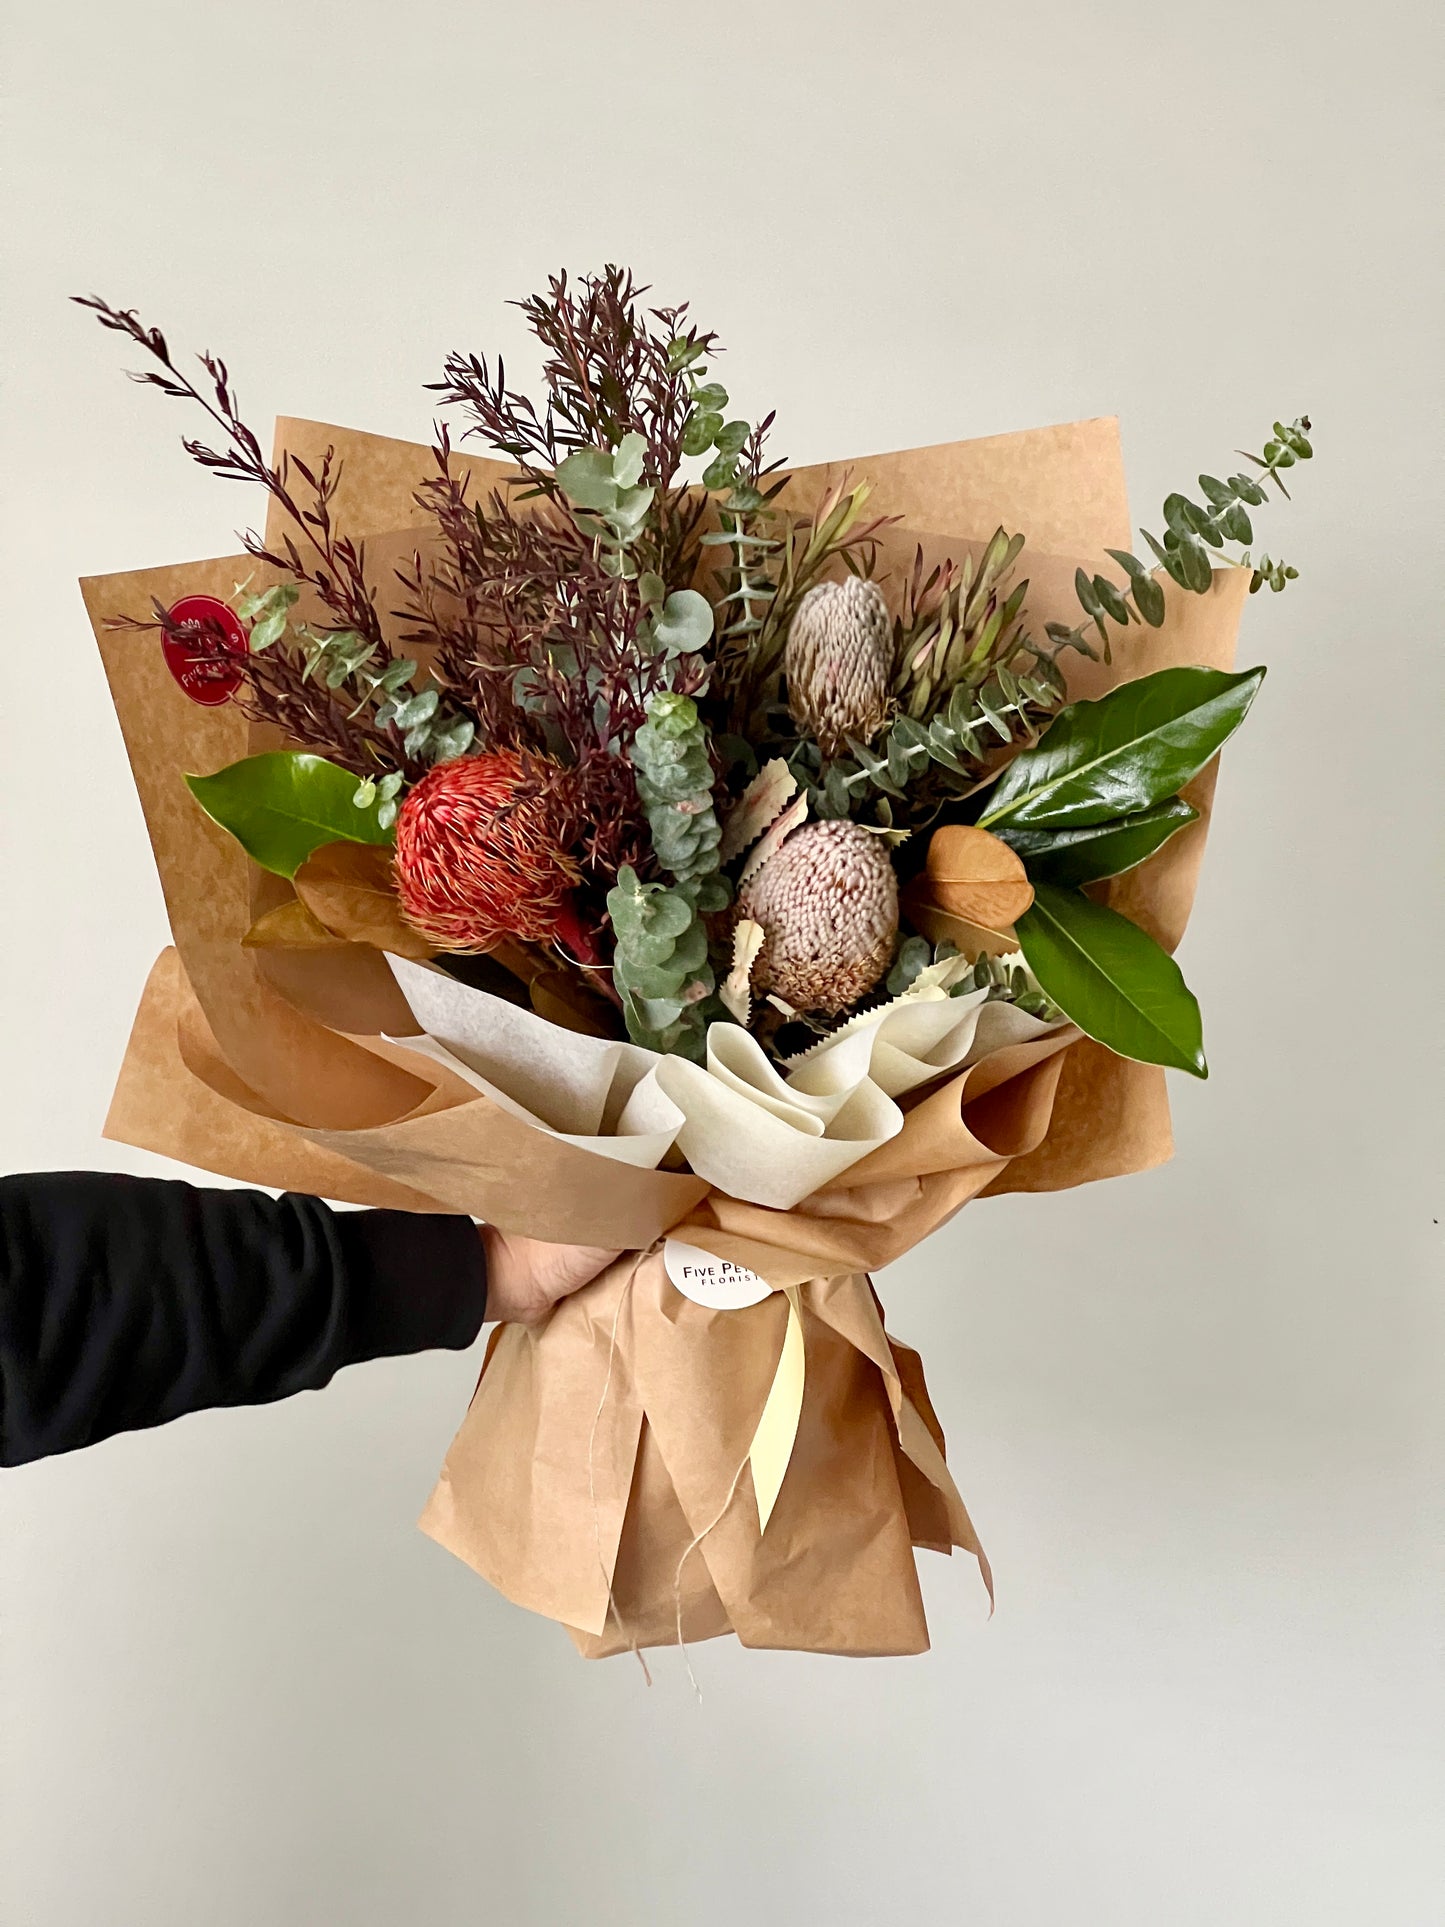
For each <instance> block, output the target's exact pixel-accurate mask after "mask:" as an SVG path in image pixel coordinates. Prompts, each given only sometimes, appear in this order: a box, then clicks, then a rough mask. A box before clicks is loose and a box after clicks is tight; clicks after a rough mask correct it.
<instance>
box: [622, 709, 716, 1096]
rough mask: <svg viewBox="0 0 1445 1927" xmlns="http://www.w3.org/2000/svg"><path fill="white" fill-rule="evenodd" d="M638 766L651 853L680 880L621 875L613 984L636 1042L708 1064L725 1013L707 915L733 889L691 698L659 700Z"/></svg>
mask: <svg viewBox="0 0 1445 1927" xmlns="http://www.w3.org/2000/svg"><path fill="white" fill-rule="evenodd" d="M632 764H633V769H634V772H635V774H636V777H637V791H638V795H639V796H640V797H641V798H642V802H643V807H644V808H645V810H646V812H647V823H648V828H649V830H650V831H651V833H652V846H653V850H654V852H655V853H656V856H657V860H658V862H659V864H661V866H662V868H663V869H664V870H667V871H668V872H669V873H670V874H671V875H672V876H673V877H674V878H675V879H676V882H675V883H674V884H672V885H667V884H663V883H643V882H640V881H639V880H638V877H637V874H636V872H635V871H634V870H632V869H631V868H627V869H624V870H622V871H620V872H619V873H618V878H617V884H616V886H615V887H614V889H613V890H612V891H611V892H609V894H608V898H607V908H608V911H609V913H610V915H611V917H612V930H613V936H614V939H615V944H616V947H615V950H614V954H613V963H612V980H613V983H614V985H615V987H616V989H617V992H618V994H619V995H620V997H621V998H622V1009H623V1015H624V1017H625V1018H626V1022H627V1030H628V1035H629V1036H630V1037H631V1038H632V1039H633V1041H634V1042H635V1043H639V1044H645V1045H646V1046H647V1047H648V1048H649V1049H651V1050H656V1051H677V1052H681V1053H682V1054H683V1055H684V1056H687V1057H692V1058H694V1059H700V1058H701V1056H702V1054H703V1039H704V1037H705V1035H706V1031H707V1025H708V1022H709V1021H710V1019H711V1018H712V1017H713V1016H715V1015H717V1014H719V1013H718V1009H717V998H716V995H715V993H716V989H717V978H716V975H715V973H714V971H713V968H712V963H711V960H710V958H709V954H708V952H709V946H708V930H707V924H706V922H705V921H704V919H705V918H706V917H707V916H709V915H711V914H713V913H715V912H717V911H719V910H722V909H725V908H726V906H727V903H728V900H729V896H730V890H729V886H728V884H727V881H726V879H725V878H724V877H722V876H721V875H720V874H719V872H718V845H719V843H720V841H721V838H722V827H721V825H720V824H719V822H718V819H717V814H716V811H715V810H714V808H713V800H712V792H713V782H714V776H713V767H712V757H711V754H710V751H709V746H708V732H707V726H706V724H705V723H704V722H703V720H702V718H701V717H700V716H699V714H698V711H697V705H696V704H695V703H694V702H693V701H692V700H691V699H690V698H689V697H687V696H679V695H676V694H674V693H672V692H671V691H664V692H663V693H661V694H659V695H656V696H654V697H652V699H651V700H650V701H649V703H648V705H647V721H646V722H645V723H644V724H643V726H642V728H641V729H640V730H639V731H638V732H637V736H636V738H635V739H634V742H633V745H632Z"/></svg>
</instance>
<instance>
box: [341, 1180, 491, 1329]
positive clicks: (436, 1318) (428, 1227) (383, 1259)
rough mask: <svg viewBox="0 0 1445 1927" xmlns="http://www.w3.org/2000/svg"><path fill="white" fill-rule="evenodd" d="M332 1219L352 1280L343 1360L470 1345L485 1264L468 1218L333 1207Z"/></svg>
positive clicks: (482, 1299) (482, 1300) (483, 1306)
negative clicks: (335, 1209)
mask: <svg viewBox="0 0 1445 1927" xmlns="http://www.w3.org/2000/svg"><path fill="white" fill-rule="evenodd" d="M333 1222H334V1224H335V1226H336V1231H337V1235H338V1237H339V1238H340V1240H341V1244H342V1249H343V1251H344V1253H345V1257H346V1264H347V1270H348V1271H349V1272H350V1274H351V1277H352V1281H353V1290H352V1295H351V1302H350V1305H349V1306H348V1317H347V1342H346V1354H347V1362H348V1363H352V1364H356V1363H360V1362H361V1361H362V1360H364V1359H368V1358H395V1357H399V1356H401V1355H402V1354H404V1353H407V1352H424V1351H432V1350H438V1349H439V1350H444V1351H465V1350H466V1349H467V1347H468V1346H469V1345H471V1344H472V1343H473V1341H474V1340H475V1338H476V1336H477V1333H478V1332H479V1331H480V1330H481V1328H482V1321H483V1319H484V1318H485V1316H486V1310H487V1262H486V1255H485V1252H484V1251H483V1248H482V1234H481V1229H480V1227H479V1226H478V1225H476V1224H474V1223H473V1222H472V1220H471V1219H470V1218H452V1217H431V1216H428V1215H426V1214H425V1213H421V1212H411V1211H338V1212H336V1213H334V1214H333Z"/></svg>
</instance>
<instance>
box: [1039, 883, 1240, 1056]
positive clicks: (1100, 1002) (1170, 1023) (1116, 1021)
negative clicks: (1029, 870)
mask: <svg viewBox="0 0 1445 1927" xmlns="http://www.w3.org/2000/svg"><path fill="white" fill-rule="evenodd" d="M1018 936H1019V944H1020V946H1021V948H1022V950H1023V953H1024V957H1025V960H1026V961H1027V963H1028V966H1029V969H1030V970H1032V972H1033V973H1034V975H1035V977H1037V978H1038V980H1039V983H1040V985H1041V986H1042V988H1043V990H1044V992H1045V994H1046V995H1047V996H1049V997H1050V998H1052V1000H1053V1001H1054V1003H1056V1004H1057V1005H1058V1007H1059V1009H1060V1010H1062V1011H1063V1013H1064V1015H1065V1016H1066V1017H1068V1018H1070V1019H1072V1021H1073V1022H1074V1023H1076V1024H1077V1025H1078V1027H1079V1029H1080V1030H1081V1031H1083V1032H1084V1033H1085V1034H1086V1035H1087V1036H1089V1037H1092V1038H1094V1039H1095V1040H1096V1041H1097V1042H1098V1043H1100V1044H1103V1045H1105V1046H1107V1048H1108V1049H1109V1050H1111V1051H1113V1052H1115V1054H1116V1055H1117V1056H1119V1057H1132V1058H1134V1059H1135V1060H1136V1061H1138V1062H1139V1063H1142V1064H1167V1065H1170V1066H1172V1067H1173V1068H1174V1069H1176V1070H1181V1071H1189V1072H1190V1073H1191V1074H1192V1075H1193V1076H1195V1077H1207V1076H1208V1075H1209V1071H1208V1067H1207V1066H1206V1064H1205V1061H1204V1045H1203V1036H1202V1030H1201V1025H1200V1018H1199V1005H1198V1004H1197V1003H1196V1002H1195V1000H1194V993H1193V992H1192V991H1191V990H1190V988H1189V986H1188V985H1187V984H1186V983H1185V981H1184V979H1183V977H1182V976H1181V974H1180V971H1179V966H1178V964H1177V963H1175V961H1174V959H1173V958H1172V957H1171V956H1169V955H1168V953H1167V952H1166V951H1164V950H1161V949H1160V947H1159V945H1158V944H1157V943H1155V941H1154V939H1153V938H1152V937H1151V936H1149V935H1148V933H1147V932H1146V931H1143V930H1141V929H1140V928H1139V926H1138V925H1137V924H1135V923H1130V921H1129V919H1128V918H1127V917H1121V916H1120V915H1119V913H1118V911H1117V910H1109V909H1106V908H1105V906H1104V905H1103V904H1102V903H1095V902H1094V901H1093V900H1092V899H1091V898H1089V897H1086V896H1083V895H1081V894H1080V892H1079V891H1077V890H1061V889H1058V888H1056V887H1055V886H1054V885H1053V884H1048V883H1043V884H1040V885H1039V887H1038V890H1037V892H1036V893H1035V897H1034V902H1033V906H1032V908H1031V909H1029V910H1028V911H1027V912H1026V913H1025V914H1024V915H1023V916H1022V917H1020V918H1019V924H1018Z"/></svg>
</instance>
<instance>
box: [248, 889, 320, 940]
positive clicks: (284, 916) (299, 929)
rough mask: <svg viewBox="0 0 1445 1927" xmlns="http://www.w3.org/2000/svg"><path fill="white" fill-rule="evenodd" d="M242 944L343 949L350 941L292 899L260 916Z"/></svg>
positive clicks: (303, 905)
mask: <svg viewBox="0 0 1445 1927" xmlns="http://www.w3.org/2000/svg"><path fill="white" fill-rule="evenodd" d="M241 942H242V944H243V945H244V946H245V948H246V949H247V950H339V949H340V948H341V947H342V945H343V944H344V943H345V942H346V939H345V938H344V937H338V936H337V935H336V934H335V933H334V932H333V931H330V930H328V929H327V928H326V926H325V924H324V923H318V922H317V920H316V918H315V917H313V916H312V914H311V912H310V911H309V910H308V909H307V907H306V905H305V904H304V903H302V902H301V901H300V900H299V899H298V898H296V897H291V898H290V899H288V901H287V902H285V903H278V904H277V905H276V908H275V909H274V910H268V911H267V912H266V914H265V916H264V917H257V919H256V921H255V922H254V923H253V924H252V925H251V928H250V929H249V930H248V931H247V932H246V934H245V936H244V937H242V939H241Z"/></svg>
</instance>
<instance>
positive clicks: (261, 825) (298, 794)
mask: <svg viewBox="0 0 1445 1927" xmlns="http://www.w3.org/2000/svg"><path fill="white" fill-rule="evenodd" d="M185 780H186V786H187V788H188V789H189V790H190V792H191V794H192V796H194V797H195V799H196V801H197V802H198V803H199V804H200V806H201V808H202V809H203V810H204V811H205V812H206V814H207V816H209V817H211V818H212V820H213V821H214V822H217V823H219V824H220V826H221V828H222V829H223V830H229V831H230V833H231V835H232V836H234V837H235V839H236V841H237V842H238V843H239V844H240V845H241V848H242V849H243V850H244V851H245V852H246V854H247V855H248V856H249V857H251V858H252V859H253V861H255V862H256V863H259V864H260V866H261V868H262V869H263V870H273V871H274V872H275V873H276V875H277V876H283V877H289V876H294V875H295V874H296V871H297V869H298V868H299V867H300V866H301V864H303V863H304V862H305V861H306V859H307V857H308V856H310V854H311V852H312V851H313V850H317V849H320V848H321V846H322V845H323V844H325V843H336V842H338V841H345V842H350V843H375V844H387V845H389V844H390V843H391V841H392V838H391V835H390V832H389V831H388V830H385V829H383V828H382V826H381V825H380V824H379V823H378V822H377V820H376V809H375V807H374V806H373V807H371V808H369V809H360V808H358V807H357V804H356V800H355V799H356V778H355V776H354V775H353V774H352V773H351V771H350V770H345V769H342V768H341V766H340V765H339V764H337V763H331V762H328V761H327V759H326V758H325V757H324V756H313V755H311V754H310V753H309V752H307V751H305V750H286V749H278V750H268V751H267V752H266V753H265V754H264V755H261V756H248V757H246V758H245V759H244V760H243V761H241V762H239V763H231V764H229V765H228V766H227V767H226V768H225V769H220V770H217V771H216V773H215V774H214V775H213V776H187V778H186V779H185Z"/></svg>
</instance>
